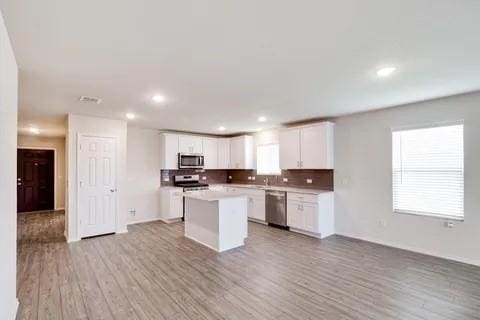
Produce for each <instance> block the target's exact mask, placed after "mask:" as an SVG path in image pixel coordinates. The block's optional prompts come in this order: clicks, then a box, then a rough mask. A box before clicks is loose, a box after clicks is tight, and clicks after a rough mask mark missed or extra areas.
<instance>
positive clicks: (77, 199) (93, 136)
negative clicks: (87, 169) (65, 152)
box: [71, 132, 128, 242]
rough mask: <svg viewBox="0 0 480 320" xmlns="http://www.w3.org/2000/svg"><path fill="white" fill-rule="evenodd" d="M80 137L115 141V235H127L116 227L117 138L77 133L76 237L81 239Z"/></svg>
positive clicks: (125, 230)
mask: <svg viewBox="0 0 480 320" xmlns="http://www.w3.org/2000/svg"><path fill="white" fill-rule="evenodd" d="M82 137H92V138H108V139H113V140H114V141H115V143H114V145H115V189H116V190H117V192H116V194H115V231H114V232H115V233H127V232H128V230H127V229H123V230H118V227H119V217H118V210H119V208H120V199H119V198H120V197H119V196H118V178H119V176H120V174H119V168H118V138H117V137H115V136H104V135H99V134H89V133H81V132H77V135H76V138H77V139H76V140H77V141H76V166H77V167H76V172H75V175H76V187H77V188H76V189H77V190H76V195H75V197H76V208H75V211H76V212H77V221H76V222H77V226H76V229H77V235H78V239H79V240H81V238H82V235H81V227H80V210H79V198H80V179H79V176H80V174H79V173H80V166H79V163H80V161H79V160H80V140H81V138H82ZM71 241H72V242H73V241H78V240H76V239H72V240H71Z"/></svg>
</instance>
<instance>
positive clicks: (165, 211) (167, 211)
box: [160, 187, 183, 223]
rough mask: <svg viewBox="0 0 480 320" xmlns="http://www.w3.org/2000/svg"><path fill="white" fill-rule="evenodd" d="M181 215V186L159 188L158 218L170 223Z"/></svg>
mask: <svg viewBox="0 0 480 320" xmlns="http://www.w3.org/2000/svg"><path fill="white" fill-rule="evenodd" d="M182 217H183V188H177V187H161V188H160V219H161V220H162V221H164V222H167V223H170V222H175V221H178V220H180V219H181V218H182Z"/></svg>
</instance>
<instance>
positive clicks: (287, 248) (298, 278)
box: [17, 213, 480, 320]
mask: <svg viewBox="0 0 480 320" xmlns="http://www.w3.org/2000/svg"><path fill="white" fill-rule="evenodd" d="M18 222H19V223H18V227H19V228H18V297H19V300H20V308H19V312H18V317H17V318H18V319H242V320H245V319H272V320H273V319H280V320H283V319H335V320H337V319H382V320H384V319H402V320H405V319H452V320H459V319H480V268H477V267H473V266H469V265H465V264H461V263H456V262H451V261H446V260H442V259H437V258H433V257H428V256H424V255H420V254H415V253H411V252H407V251H402V250H397V249H392V248H387V247H383V246H379V245H375V244H371V243H367V242H362V241H357V240H352V239H348V238H344V237H338V236H333V237H330V238H328V239H325V240H316V239H313V238H309V237H306V236H302V235H297V234H294V233H290V232H286V231H283V230H278V229H274V228H269V227H265V226H262V225H258V224H254V223H250V224H249V228H250V230H249V238H248V242H247V244H246V246H245V247H244V248H240V249H235V250H231V251H229V252H226V253H222V254H217V253H215V252H213V251H211V250H209V249H207V248H205V247H203V246H201V245H198V244H196V243H195V242H193V241H190V240H188V239H186V238H184V237H183V235H182V234H183V224H181V223H177V224H171V225H166V224H163V223H160V222H152V223H145V224H139V225H132V226H129V228H128V229H129V233H128V234H121V235H112V236H104V237H98V238H92V239H88V240H82V241H80V242H77V243H73V244H70V245H68V244H66V243H65V241H64V239H63V229H64V216H63V214H61V213H47V214H45V213H42V214H28V215H19V221H18Z"/></svg>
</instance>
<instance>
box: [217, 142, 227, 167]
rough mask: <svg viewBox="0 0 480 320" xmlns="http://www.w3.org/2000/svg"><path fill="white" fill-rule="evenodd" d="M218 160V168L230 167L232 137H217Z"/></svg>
mask: <svg viewBox="0 0 480 320" xmlns="http://www.w3.org/2000/svg"><path fill="white" fill-rule="evenodd" d="M217 143H218V147H217V150H218V160H217V169H229V168H230V139H223V138H221V139H217Z"/></svg>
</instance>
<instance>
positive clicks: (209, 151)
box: [203, 138, 218, 169]
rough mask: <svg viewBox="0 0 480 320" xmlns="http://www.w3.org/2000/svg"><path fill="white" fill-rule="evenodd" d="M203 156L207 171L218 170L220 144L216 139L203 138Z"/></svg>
mask: <svg viewBox="0 0 480 320" xmlns="http://www.w3.org/2000/svg"><path fill="white" fill-rule="evenodd" d="M203 156H204V157H205V158H204V159H205V166H204V168H205V169H217V168H218V144H217V139H215V138H203Z"/></svg>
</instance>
